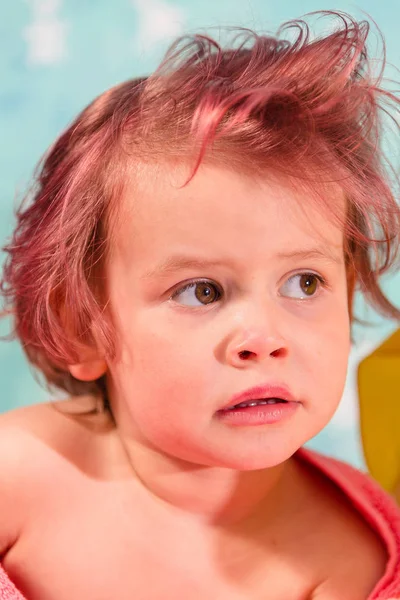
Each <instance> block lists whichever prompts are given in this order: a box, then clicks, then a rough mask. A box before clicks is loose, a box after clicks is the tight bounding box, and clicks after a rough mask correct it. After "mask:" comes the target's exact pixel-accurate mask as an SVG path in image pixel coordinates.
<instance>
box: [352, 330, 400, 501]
mask: <svg viewBox="0 0 400 600" xmlns="http://www.w3.org/2000/svg"><path fill="white" fill-rule="evenodd" d="M358 395H359V402H360V425H361V438H362V444H363V448H364V456H365V460H366V463H367V466H368V469H369V472H370V473H371V475H372V476H373V477H374V478H375V479H376V480H377V481H378V482H379V483H380V484H381V486H382V487H383V488H385V489H386V490H387V491H388V492H390V493H391V494H395V495H396V496H397V495H398V494H399V490H400V487H399V486H400V329H398V330H397V331H396V332H395V333H394V334H393V335H392V336H390V337H389V338H388V339H387V340H386V341H385V342H384V343H383V344H382V345H381V346H379V348H377V349H376V350H375V351H374V352H372V354H370V355H369V356H367V357H366V358H365V359H364V360H362V361H361V363H360V364H359V367H358ZM398 500H399V501H400V498H398Z"/></svg>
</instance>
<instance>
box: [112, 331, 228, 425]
mask: <svg viewBox="0 0 400 600" xmlns="http://www.w3.org/2000/svg"><path fill="white" fill-rule="evenodd" d="M162 329H163V328H162V327H161V326H160V327H152V329H151V330H150V329H149V327H148V326H147V327H143V326H142V327H140V326H138V324H136V326H135V335H134V336H133V335H131V336H130V335H129V333H128V332H125V336H126V338H127V337H129V341H128V342H127V341H125V352H124V357H123V361H122V362H121V364H120V365H119V367H118V371H119V373H118V374H117V376H119V378H120V380H122V381H123V387H124V388H125V390H124V391H125V394H124V396H125V397H126V399H127V401H128V402H129V403H130V404H131V403H132V402H134V400H135V396H136V398H137V399H138V403H137V404H136V403H135V406H132V409H133V410H134V411H136V410H140V411H141V410H142V408H141V407H142V406H145V407H146V411H142V412H143V415H142V417H143V418H144V419H150V420H153V419H156V420H160V418H161V417H163V418H165V419H169V418H172V416H173V415H176V414H179V415H183V413H185V412H190V411H191V406H192V403H193V404H195V405H196V406H197V407H198V408H201V404H202V402H205V398H207V396H208V395H209V392H210V380H211V381H212V380H213V379H216V378H213V377H212V376H211V370H212V368H213V363H212V352H210V348H208V349H206V348H205V347H204V346H205V345H207V344H206V340H203V339H202V338H201V336H200V334H199V335H197V334H196V336H194V337H193V339H190V338H188V336H187V335H186V336H184V337H182V339H180V338H179V336H177V333H176V332H174V334H173V335H172V334H171V333H170V331H169V329H168V328H164V330H162ZM132 389H135V390H137V394H136V395H135V396H133V394H132V393H131V391H130V390H132ZM184 399H186V402H183V400H184ZM188 400H189V402H188ZM139 402H140V405H139Z"/></svg>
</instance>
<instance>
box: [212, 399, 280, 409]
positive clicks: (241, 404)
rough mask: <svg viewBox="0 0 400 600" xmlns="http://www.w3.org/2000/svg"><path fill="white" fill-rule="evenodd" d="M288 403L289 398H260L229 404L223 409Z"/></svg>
mask: <svg viewBox="0 0 400 600" xmlns="http://www.w3.org/2000/svg"><path fill="white" fill-rule="evenodd" d="M282 403H284V404H287V403H288V400H284V399H283V398H260V399H258V400H249V401H248V402H239V404H234V405H233V406H227V407H226V408H223V409H222V410H239V409H241V408H249V407H252V406H263V405H266V404H282Z"/></svg>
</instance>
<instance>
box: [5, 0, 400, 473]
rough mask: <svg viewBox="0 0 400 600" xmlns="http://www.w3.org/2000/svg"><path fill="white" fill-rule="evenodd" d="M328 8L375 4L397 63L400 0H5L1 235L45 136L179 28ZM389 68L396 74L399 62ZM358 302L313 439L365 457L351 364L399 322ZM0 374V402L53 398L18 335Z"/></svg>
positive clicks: (347, 455) (144, 67)
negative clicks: (340, 389)
mask: <svg viewBox="0 0 400 600" xmlns="http://www.w3.org/2000/svg"><path fill="white" fill-rule="evenodd" d="M329 9H338V10H344V11H346V12H350V13H351V14H352V15H354V16H356V17H359V18H362V17H363V16H364V15H363V13H364V12H365V13H368V14H370V15H371V16H372V18H373V19H374V20H375V21H376V22H377V24H378V25H379V27H380V29H381V31H382V32H383V34H384V37H385V40H386V45H387V58H388V61H389V63H392V64H393V65H397V66H398V65H399V62H400V61H399V59H400V41H399V27H398V23H399V20H400V3H399V2H398V0H391V1H388V0H385V2H377V1H376V0H375V1H373V0H369V1H367V0H363V2H362V4H360V5H355V4H353V3H350V2H341V3H340V4H336V5H332V4H331V3H328V2H325V1H318V2H316V1H312V0H303V1H302V2H301V3H299V2H296V1H295V0H286V1H285V0H283V1H281V2H272V0H218V1H215V0H202V1H201V2H199V1H198V0H112V1H110V0H64V1H62V0H25V1H23V0H13V1H12V2H6V0H2V6H1V19H0V82H1V84H0V136H1V137H0V140H1V144H0V240H1V242H2V243H3V242H5V240H6V239H7V237H8V236H9V235H10V233H11V231H12V227H13V224H14V218H13V210H14V207H15V206H16V204H17V203H18V201H19V200H20V198H21V195H22V194H23V192H24V190H25V188H26V185H27V183H28V182H29V177H30V175H31V173H32V170H33V168H34V166H35V164H36V162H37V161H38V159H39V158H40V157H41V155H42V154H43V152H44V151H45V150H46V148H47V147H48V145H49V144H50V143H51V142H52V141H53V140H54V138H55V137H56V136H57V135H58V134H59V133H60V132H61V131H62V130H63V129H64V128H65V127H66V125H67V124H68V123H69V122H70V121H71V119H72V118H73V117H74V115H75V114H76V113H77V112H78V111H80V110H81V109H82V108H83V107H84V106H85V105H86V104H87V103H88V102H89V101H91V100H92V99H93V98H94V96H96V95H98V94H99V93H101V92H102V91H103V90H105V89H106V88H108V87H110V86H111V85H114V84H116V83H118V82H120V81H122V80H124V79H127V78H130V77H132V76H137V75H140V74H146V73H148V72H149V71H151V70H153V69H154V68H155V67H156V66H157V64H158V62H159V60H160V59H161V57H162V55H163V53H164V51H165V49H166V48H167V46H168V44H169V43H170V41H171V40H172V39H173V38H175V37H176V36H177V35H180V34H182V33H185V32H195V31H198V30H199V29H202V30H204V28H208V27H216V26H217V27H218V26H227V25H228V26H237V25H239V26H246V27H250V28H253V29H256V30H264V31H265V30H269V31H274V30H275V29H276V27H277V26H278V25H279V24H281V23H282V21H285V20H288V19H291V18H295V17H299V16H301V15H302V14H304V13H306V12H309V11H314V10H329ZM215 33H216V32H215ZM388 74H389V75H390V76H393V75H394V76H395V77H396V73H395V70H394V68H389V71H388ZM397 79H400V78H399V77H397ZM385 288H386V290H387V292H388V294H389V296H390V298H391V299H392V300H393V301H394V302H395V303H396V304H397V305H400V278H399V277H398V276H392V277H389V278H387V279H386V281H385ZM357 310H358V314H359V315H361V316H363V317H368V318H369V319H370V320H371V321H372V325H371V326H369V327H357V328H356V330H355V344H354V348H353V350H352V354H351V357H350V365H349V376H348V381H347V385H346V390H345V393H344V396H343V399H342V402H341V405H340V407H339V409H338V411H337V413H336V415H335V417H334V418H333V420H332V423H331V424H330V425H329V426H328V427H327V428H326V429H325V430H324V431H323V432H322V433H321V434H320V435H319V436H318V437H317V438H316V439H315V440H313V441H312V443H311V445H312V446H314V447H316V448H318V449H320V450H322V451H324V452H326V453H329V454H333V455H336V456H338V457H340V458H344V459H346V460H348V461H350V462H353V463H354V464H356V465H358V466H362V464H363V460H362V454H361V448H360V443H359V434H358V415H357V397H356V388H355V368H356V365H357V364H358V361H359V360H360V358H362V357H363V356H365V355H366V354H368V353H369V351H370V350H371V349H372V348H373V347H375V346H376V345H378V344H379V343H380V341H381V340H383V339H384V338H385V337H386V336H387V335H388V334H389V333H390V332H391V331H392V330H393V329H394V328H395V325H394V324H393V323H390V322H388V321H386V320H384V319H382V318H379V317H378V316H377V315H375V314H374V313H373V312H372V311H370V310H368V309H367V308H366V307H365V306H364V305H363V303H362V301H361V299H360V298H358V299H357ZM0 327H1V332H2V333H5V332H6V331H7V330H8V324H7V322H6V321H4V320H3V322H2V323H1V324H0ZM0 378H1V382H2V391H1V395H0V411H5V410H8V409H11V408H14V407H17V406H22V405H26V404H31V403H35V402H39V401H43V400H45V399H47V398H49V393H48V392H47V391H45V390H43V389H42V388H41V387H40V386H39V385H38V384H37V383H36V381H35V379H34V377H33V375H32V373H31V371H30V369H29V367H28V365H27V363H26V361H25V358H24V357H23V353H22V350H21V349H20V347H19V345H18V343H17V342H12V343H7V342H2V343H0Z"/></svg>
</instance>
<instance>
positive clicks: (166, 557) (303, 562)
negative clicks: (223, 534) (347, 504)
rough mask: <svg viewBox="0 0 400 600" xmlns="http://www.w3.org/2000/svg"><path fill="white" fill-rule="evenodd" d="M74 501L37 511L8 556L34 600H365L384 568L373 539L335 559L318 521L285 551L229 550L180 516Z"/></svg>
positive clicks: (257, 545) (269, 547)
mask: <svg viewBox="0 0 400 600" xmlns="http://www.w3.org/2000/svg"><path fill="white" fill-rule="evenodd" d="M71 504H72V506H71V505H70V510H69V511H65V510H62V511H60V510H53V511H50V512H49V511H43V513H41V514H40V515H37V518H36V519H35V520H34V521H33V522H32V523H30V524H29V526H28V527H27V529H26V531H25V533H24V534H23V535H22V536H21V539H20V540H19V541H18V543H17V544H16V545H15V546H14V548H12V549H11V551H10V552H9V554H8V555H7V557H6V560H5V563H4V566H5V568H6V569H7V570H8V572H9V574H10V577H11V578H12V579H13V580H14V581H15V583H16V584H17V586H18V587H20V589H21V591H23V593H24V594H25V596H26V597H27V598H29V599H30V600H67V599H68V600H70V599H71V598H74V599H76V600H80V599H82V600H103V599H104V600H109V599H110V598H113V597H118V599H119V600H132V598H135V599H136V598H137V599H138V600H158V599H160V600H169V599H171V600H176V598H190V599H191V600H206V599H208V598H210V597H211V598H218V600H264V599H265V600H267V599H268V600H282V599H287V598H290V599H293V600H311V599H312V598H314V597H315V598H318V600H325V599H326V600H331V599H332V598H339V597H340V598H341V600H365V598H367V596H368V594H369V593H370V591H371V589H372V588H373V587H374V585H375V583H376V582H377V580H378V579H379V575H380V574H381V573H380V570H381V569H382V565H381V561H380V559H381V556H380V549H379V547H378V546H377V547H374V546H373V544H372V545H371V544H367V546H368V547H367V548H366V547H365V546H364V547H362V546H359V548H358V551H357V553H356V554H354V548H349V547H348V544H347V546H346V545H344V546H342V555H341V557H340V560H338V561H335V560H332V556H331V552H330V550H328V548H329V539H327V538H326V536H327V535H329V532H328V531H325V532H324V528H322V527H321V528H320V529H321V532H320V534H318V533H316V534H315V535H314V536H312V538H309V540H305V539H298V540H296V541H294V542H293V547H292V548H289V549H288V547H280V545H279V543H278V544H276V545H274V544H271V543H270V542H266V541H262V540H261V541H260V539H258V540H247V541H238V540H236V541H235V544H233V550H232V552H231V553H229V552H228V553H227V551H226V547H224V548H223V547H222V546H221V545H219V544H218V541H217V540H216V539H212V540H211V539H210V538H209V537H207V536H202V535H200V534H199V532H198V531H196V530H192V529H190V528H189V527H186V526H185V524H184V523H180V522H178V521H177V522H172V521H171V522H166V521H163V520H162V519H160V520H159V521H157V520H155V522H154V520H153V522H150V520H149V518H148V515H147V514H142V515H140V513H138V514H137V515H136V517H135V518H134V519H132V520H129V521H128V520H126V519H125V518H124V508H123V506H122V505H121V504H120V503H118V502H114V503H104V504H101V503H100V502H98V503H97V505H96V504H93V506H92V509H91V511H90V507H89V506H84V505H83V504H82V502H81V503H79V502H77V501H76V502H71ZM338 533H339V537H340V532H338ZM310 540H312V542H311V544H310ZM342 541H343V542H344V538H343V540H342ZM364 542H365V540H364ZM318 550H319V555H318ZM331 550H332V549H331ZM336 556H337V552H336Z"/></svg>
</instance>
